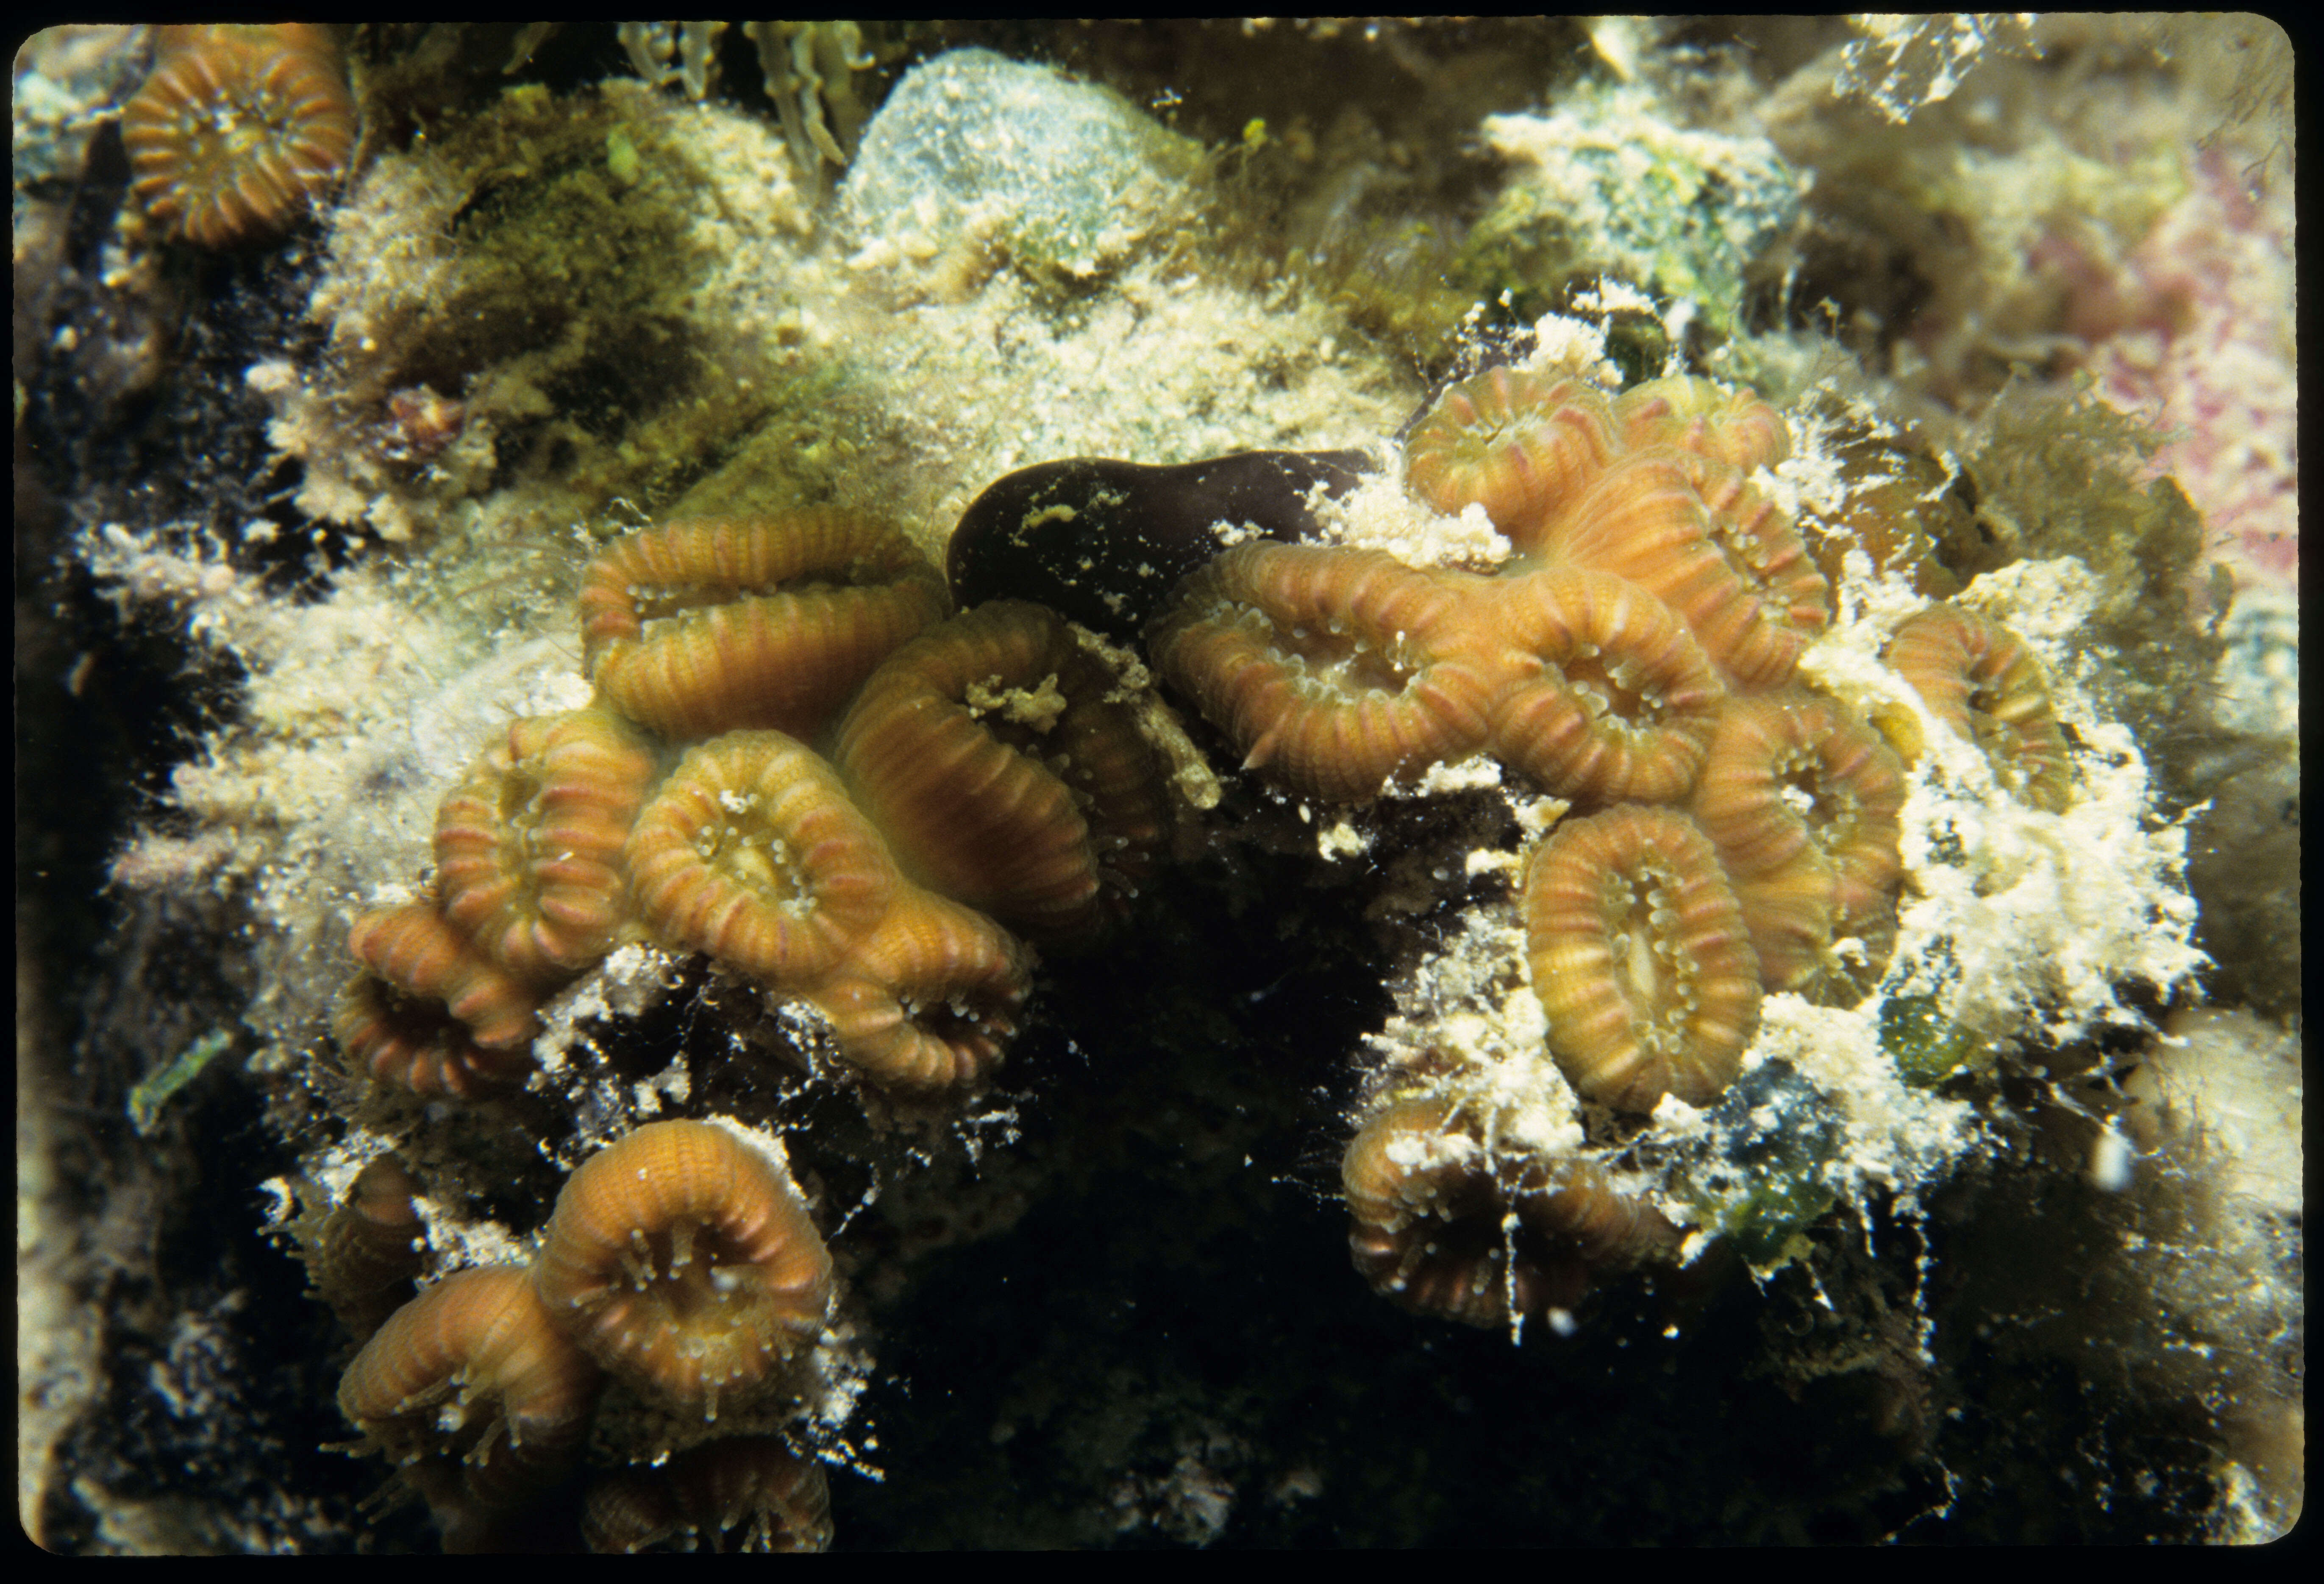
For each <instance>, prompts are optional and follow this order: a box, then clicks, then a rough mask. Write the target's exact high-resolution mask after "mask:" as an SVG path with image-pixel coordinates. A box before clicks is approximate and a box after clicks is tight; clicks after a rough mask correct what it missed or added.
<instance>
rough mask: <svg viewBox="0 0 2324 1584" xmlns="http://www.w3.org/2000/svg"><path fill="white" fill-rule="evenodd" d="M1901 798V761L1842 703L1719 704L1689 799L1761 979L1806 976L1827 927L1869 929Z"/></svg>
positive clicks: (1892, 857) (1891, 874)
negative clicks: (1707, 762)
mask: <svg viewBox="0 0 2324 1584" xmlns="http://www.w3.org/2000/svg"><path fill="white" fill-rule="evenodd" d="M1903 808H1904V767H1903V766H1902V765H1901V764H1899V763H1898V762H1897V760H1896V756H1895V753H1894V752H1892V751H1890V750H1889V748H1888V746H1887V745H1886V743H1885V742H1883V741H1881V740H1880V738H1879V737H1878V735H1877V733H1875V732H1873V730H1872V729H1871V728H1870V727H1869V726H1867V725H1866V724H1865V723H1863V722H1862V721H1861V720H1859V719H1858V718H1857V717H1856V715H1855V714H1853V713H1852V712H1850V711H1849V709H1848V708H1847V707H1846V706H1845V705H1840V704H1839V703H1837V702H1835V701H1833V700H1831V699H1827V698H1819V697H1816V696H1814V695H1810V694H1804V693H1784V694H1772V695H1765V696H1762V697H1758V698H1749V699H1737V700H1735V701H1733V702H1731V703H1730V704H1729V705H1728V706H1727V708H1726V710H1725V711H1724V712H1723V714H1721V716H1720V723H1719V731H1718V734H1717V735H1716V736H1715V737H1713V738H1712V740H1711V767H1710V768H1709V769H1706V770H1705V771H1704V772H1703V776H1702V780H1701V784H1700V785H1699V786H1697V787H1696V788H1695V791H1694V797H1693V801H1692V811H1693V814H1694V817H1695V819H1696V821H1697V822H1698V823H1699V824H1701V826H1702V828H1703V830H1704V832H1705V833H1707V834H1708V835H1709V836H1710V837H1711V844H1712V845H1713V846H1714V847H1716V848H1717V849H1718V850H1719V856H1720V861H1721V862H1722V863H1724V864H1725V865H1726V868H1727V872H1728V874H1729V877H1730V878H1731V879H1733V881H1734V884H1735V890H1736V895H1737V897H1738V898H1739V899H1740V901H1741V902H1742V905H1743V916H1744V919H1745V921H1746V922H1747V923H1748V925H1749V926H1750V930H1751V940H1752V944H1753V945H1754V946H1755V947H1756V948H1757V951H1758V953H1759V972H1760V976H1761V977H1762V979H1764V980H1765V981H1766V984H1767V985H1768V987H1769V988H1770V989H1775V990H1789V989H1794V988H1796V987H1798V986H1800V985H1802V984H1803V983H1804V982H1806V981H1808V980H1809V979H1810V978H1811V977H1812V975H1813V974H1814V973H1815V972H1817V971H1818V970H1819V969H1820V968H1821V966H1822V965H1823V957H1824V953H1825V951H1826V949H1827V948H1828V947H1829V945H1830V944H1831V940H1832V938H1833V936H1834V935H1835V934H1842V935H1845V934H1849V933H1868V932H1874V931H1877V928H1878V927H1879V925H1880V922H1881V920H1882V917H1883V916H1884V915H1885V914H1886V911H1887V909H1888V907H1889V903H1890V901H1891V898H1892V896H1893V893H1894V892H1895V887H1896V883H1897V879H1898V876H1899V875H1900V873H1901V872H1902V868H1903V865H1902V860H1901V858H1900V855H1899V852H1898V842H1899V839H1900V833H1901V832H1900V825H1899V820H1898V816H1899V815H1900V813H1901V812H1902V810H1903Z"/></svg>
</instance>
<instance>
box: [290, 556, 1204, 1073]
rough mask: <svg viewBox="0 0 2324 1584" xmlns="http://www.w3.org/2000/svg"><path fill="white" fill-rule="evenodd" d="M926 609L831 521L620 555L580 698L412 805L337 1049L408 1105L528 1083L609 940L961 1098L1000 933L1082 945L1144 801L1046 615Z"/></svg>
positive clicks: (1121, 867)
mask: <svg viewBox="0 0 2324 1584" xmlns="http://www.w3.org/2000/svg"><path fill="white" fill-rule="evenodd" d="M945 603H946V601H945V591H944V585H943V584H942V582H941V580H940V579H939V578H938V577H937V576H936V573H935V571H934V569H933V568H931V567H930V566H927V563H926V561H925V560H923V559H922V558H921V557H920V556H919V554H918V552H917V551H915V550H913V549H912V548H910V547H909V546H908V544H907V543H906V542H905V541H904V539H902V537H901V536H900V535H899V534H898V533H897V532H896V531H895V530H892V529H890V528H887V527H884V526H882V525H881V524H878V523H875V522H872V521H871V520H867V519H864V518H862V517H859V516H856V515H854V514H852V513H847V512H843V511H797V512H793V513H790V514H788V515H787V516H783V517H780V518H777V519H772V520H766V521H762V522H687V523H678V524H675V525H672V526H669V527H667V528H663V529H659V530H652V531H649V532H645V533H641V534H635V535H632V536H631V537H630V538H629V539H624V540H622V541H621V542H620V543H618V544H616V545H615V546H613V548H611V549H610V550H608V551H607V552H606V553H605V554H604V556H602V557H599V558H598V559H597V560H596V561H595V563H594V564H592V566H590V568H589V569H588V572H587V575H586V578H585V581H584V584H583V587H582V592H581V599H580V605H581V624H582V640H583V645H584V654H585V662H584V663H585V664H586V666H587V667H588V668H589V671H590V675H591V677H592V679H593V680H594V681H595V684H596V687H597V697H596V700H595V703H594V704H593V705H591V706H590V707H588V708H586V709H581V710H575V711H571V712H568V713H567V714H561V715H554V716H548V717H542V718H533V719H526V720H520V721H517V722H515V723H512V725H511V726H510V727H509V728H508V731H507V735H506V739H505V741H503V742H500V743H496V744H494V745H493V747H491V748H490V749H488V750H487V751H486V752H485V753H484V756H483V757H482V758H481V759H479V760H477V761H476V763H475V766H474V768H473V769H471V770H470V771H469V774H468V777H467V778H466V780H465V781H464V782H462V783H461V784H460V785H459V786H457V787H455V788H454V789H453V790H452V792H451V793H450V795H449V796H447V797H446V798H445V799H444V801H443V803H442V805H441V806H440V807H439V809H438V815H437V824H436V870H435V876H434V880H433V884H432V886H431V887H430V889H429V893H428V894H427V895H426V896H425V897H424V898H421V899H420V900H418V901H415V902H411V903H408V904H405V905H403V906H401V907H392V908H384V909H380V910H377V911H374V912H372V913H368V914H366V915H364V916H363V917H362V918H361V919H359V920H358V921H357V922H356V924H355V928H354V930H353V931H352V932H351V934H350V935H349V937H348V944H349V946H350V948H351V949H352V950H353V952H354V953H355V958H356V960H357V961H358V962H360V963H361V964H362V965H363V967H364V970H365V971H366V972H364V975H363V976H361V977H360V978H358V979H357V980H356V981H355V982H354V983H353V984H352V985H351V986H350V987H349V988H348V990H347V991H346V995H345V996H344V997H343V998H342V1000H341V1003H340V1008H339V1012H338V1016H337V1030H336V1031H337V1035H338V1038H339V1043H340V1045H341V1047H342V1049H343V1050H344V1051H345V1052H346V1055H347V1058H348V1060H349V1062H350V1063H351V1064H353V1065H354V1066H355V1068H357V1069H358V1070H360V1071H363V1072H366V1073H369V1074H370V1075H371V1076H372V1077H374V1079H376V1080H378V1081H379V1082H383V1083H387V1084H393V1085H398V1086H401V1087H403V1088H406V1089H409V1090H410V1091H414V1092H416V1093H419V1094H421V1095H437V1094H449V1095H455V1096H462V1097H474V1096H479V1095H483V1094H485V1093H488V1092H490V1091H493V1090H494V1089H495V1088H506V1087H508V1086H511V1085H514V1084H517V1083H521V1082H522V1081H523V1079H524V1077H525V1074H526V1073H527V1071H528V1069H529V1068H530V1062H531V1056H530V1050H531V1045H532V1041H533V1038H534V1037H535V1036H536V1035H537V1034H538V1033H539V1017H538V1014H539V1008H541V1006H542V1005H543V1004H544V1003H545V1002H546V1001H547V999H549V997H550V996H551V995H553V994H554V993H556V991H557V990H559V989H560V988H562V987H563V986H564V985H566V984H567V983H569V982H571V981H573V980H574V979H575V978H576V976H578V975H579V974H580V973H581V972H584V971H585V970H586V969H588V968H589V967H591V966H593V965H594V964H595V963H596V962H599V961H601V960H602V959H603V958H604V956H605V955H606V954H607V953H609V952H610V951H612V950H613V947H615V946H616V945H617V944H622V943H623V942H626V941H635V942H641V943H646V944H652V945H655V946H658V947H660V948H663V949H665V950H668V951H671V952H675V953H681V954H685V953H701V954H703V955H705V956H707V957H708V958H709V959H710V960H711V961H712V962H714V963H716V964H717V965H719V966H720V967H722V968H724V969H725V970H727V971H728V972H732V973H733V974H735V975H738V976H740V977H742V978H743V979H745V980H748V981H752V982H753V983H755V984H757V985H759V986H761V987H762V988H763V989H765V990H768V991H770V992H772V993H773V994H775V995H778V996H779V997H782V998H784V999H795V1000H798V1001H803V1002H805V1003H807V1004H808V1005H810V1006H812V1007H814V1008H816V1010H817V1011H819V1012H820V1013H821V1014H822V1015H823V1016H824V1017H825V1018H826V1019H828V1021H829V1023H830V1024H831V1027H832V1032H833V1040H834V1043H835V1048H836V1050H837V1052H838V1054H839V1055H840V1056H841V1058H842V1059H843V1060H844V1061H845V1062H846V1063H847V1064H849V1066H850V1067H851V1068H852V1069H853V1071H854V1072H855V1073H857V1074H858V1075H859V1077H860V1078H861V1079H862V1081H863V1082H866V1083H868V1084H871V1085H873V1086H876V1087H877V1088H878V1089H880V1090H881V1091H885V1092H887V1093H889V1094H891V1095H903V1096H926V1095H936V1094H941V1093H945V1092H954V1091H961V1090H964V1089H968V1088H973V1086H974V1085H975V1084H977V1083H978V1082H980V1081H981V1080H982V1078H983V1077H984V1075H985V1074H986V1073H989V1072H990V1071H991V1068H992V1066H993V1064H995V1063H996V1062H997V1061H998V1060H999V1059H1000V1056H1001V1051H1002V1048H1003V1046H1004V1045H1005V1044H1006V1042H1007V1040H1008V1037H1009V1036H1010V1034H1011V1033H1012V1032H1013V1031H1014V1027H1015V1022H1014V1019H1015V1016H1016V1013H1017V1009H1018V1008H1019V1005H1020V1004H1021V1002H1022V1001H1023V999H1024V997H1025V993H1026V990H1027V988H1028V974H1029V972H1030V968H1031V964H1032V953H1031V950H1030V948H1028V946H1027V945H1026V944H1024V942H1023V941H1020V940H1019V937H1018V935H1015V934H1012V933H1011V929H1012V928H1013V929H1014V930H1017V931H1021V932H1023V934H1024V935H1027V936H1029V937H1030V938H1031V939H1033V940H1035V941H1037V942H1039V943H1041V944H1050V945H1059V944H1068V945H1069V944H1073V943H1074V942H1075V941H1077V940H1079V939H1082V938H1084V937H1087V936H1090V935H1094V934H1096V933H1098V932H1100V931H1101V930H1102V929H1103V928H1104V927H1105V926H1107V925H1108V924H1109V923H1110V922H1111V919H1112V918H1113V916H1115V913H1116V912H1117V910H1118V907H1119V905H1120V902H1121V900H1122V899H1123V898H1124V897H1126V896H1127V895H1128V894H1129V893H1130V892H1131V891H1133V890H1134V889H1135V886H1136V883H1137V881H1138V880H1139V878H1141V877H1143V876H1144V875H1146V874H1147V873H1148V872H1149V871H1150V870H1151V869H1152V867H1153V866H1154V864H1155V862H1156V861H1157V856H1158V853H1159V850H1160V848H1161V846H1162V843H1163V842H1164V840H1165V838H1166V837H1167V833H1168V830H1169V813H1168V805H1167V800H1166V797H1165V794H1164V789H1163V783H1162V779H1161V776H1160V773H1159V770H1158V769H1157V761H1156V760H1155V757H1154V755H1153V753H1152V752H1151V751H1150V750H1149V749H1148V745H1147V743H1146V741H1145V739H1144V738H1143V736H1141V735H1140V732H1139V725H1138V720H1137V714H1136V711H1135V709H1134V708H1133V707H1132V705H1131V704H1130V702H1129V699H1130V695H1129V694H1128V693H1127V691H1126V690H1125V689H1124V688H1123V687H1122V686H1121V684H1120V681H1119V680H1118V679H1117V677H1115V675H1114V674H1113V672H1112V671H1111V670H1110V669H1108V668H1107V667H1106V665H1105V664H1103V663H1102V661H1101V660H1099V659H1098V658H1094V657H1093V654H1092V653H1091V652H1089V651H1085V650H1084V649H1083V648H1082V646H1081V645H1080V644H1079V643H1078V642H1077V641H1076V640H1075V638H1074V631H1073V629H1072V628H1070V627H1069V626H1068V625H1067V624H1066V623H1065V622H1064V621H1063V620H1062V619H1060V618H1058V617H1057V616H1056V615H1054V614H1052V613H1051V612H1048V611H1046V610H1044V609H1042V608H1040V607H1039V606H1036V605H1028V604H1023V603H1014V602H1009V601H995V602H993V603H989V604H986V605H984V606H982V607H981V608H980V609H978V610H976V611H973V612H969V613H967V614H964V615H961V616H955V617H952V618H949V619H945V617H944V612H945ZM851 701H852V702H851ZM843 706H844V707H843ZM811 741H813V742H820V743H822V744H823V745H824V747H825V749H826V750H827V752H828V757H827V758H826V757H825V755H824V754H819V753H817V752H816V751H815V750H814V749H812V748H810V747H809V746H808V744H809V742H811Z"/></svg>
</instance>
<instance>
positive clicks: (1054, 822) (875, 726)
mask: <svg viewBox="0 0 2324 1584" xmlns="http://www.w3.org/2000/svg"><path fill="white" fill-rule="evenodd" d="M1119 686H1120V685H1119V683H1118V682H1117V680H1116V678H1115V677H1114V676H1113V674H1112V672H1111V671H1109V670H1108V669H1106V668H1104V667H1103V666H1102V665H1100V664H1098V663H1097V662H1096V661H1095V660H1093V659H1092V658H1090V657H1089V656H1087V655H1085V654H1084V653H1083V652H1082V650H1081V648H1080V646H1079V645H1078V644H1077V643H1076V642H1075V641H1074V636H1073V632H1072V630H1071V629H1070V628H1068V627H1067V626H1066V624H1065V622H1064V620H1063V619H1062V618H1060V617H1058V616H1057V615H1056V614H1055V613H1054V612H1050V611H1047V610H1045V609H1043V608H1042V607H1041V606H1039V605H1031V604H1026V603H1021V602H1018V601H1012V600H996V601H994V602H992V603H989V604H986V605H982V606H980V607H979V608H978V609H976V610H974V611H972V612H968V613H967V614H966V615H962V616H955V617H954V618H952V620H950V621H948V622H940V623H938V624H937V625H936V627H934V628H931V629H930V630H929V631H927V632H925V633H923V634H922V635H921V636H919V637H918V638H917V639H914V640H912V641H911V642H909V643H908V644H906V645H904V646H903V647H902V648H901V649H898V650H897V651H896V652H895V653H894V654H893V655H891V656H890V657H889V658H888V659H887V660H886V661H885V662H884V663H883V664H882V665H881V667H880V668H879V669H878V670H877V671H874V672H873V673H872V674H871V679H870V680H869V681H867V682H866V683H865V684H864V686H863V691H862V693H861V694H860V695H857V697H856V700H855V702H854V703H853V705H851V706H849V709H848V712H847V714H846V716H845V718H844V719H843V720H842V721H841V723H840V725H839V729H838V732H837V734H836V747H835V749H834V751H833V757H834V759H835V760H836V761H837V763H838V765H839V767H840V769H841V770H842V771H843V772H844V774H845V775H846V777H847V778H848V779H849V781H850V782H851V783H852V784H853V786H854V787H855V788H856V790H857V792H858V793H859V795H860V796H861V797H862V802H863V806H864V808H865V809H866V810H867V811H868V812H869V813H870V814H871V817H872V818H873V819H874V820H875V821H877V822H878V824H879V825H880V828H881V830H882V831H883V832H884V833H886V834H887V836H888V839H889V841H890V843H892V844H893V846H894V848H895V851H896V855H897V857H898V858H899V860H900V861H902V863H903V865H904V868H905V870H906V872H907V873H908V874H910V875H911V876H912V878H913V879H916V880H918V881H919V882H920V883H921V884H923V885H926V886H927V887H930V888H931V889H936V890H938V891H941V892H943V893H944V894H945V895H946V896H948V897H951V898H955V899H956V900H958V901H961V902H964V903H966V904H967V905H968V906H970V907H975V908H979V909H981V910H982V911H984V912H986V913H990V914H991V915H992V916H995V917H997V918H999V919H1001V920H1002V921H1004V922H1005V923H1008V924H1010V925H1011V926H1015V927H1017V928H1019V929H1023V930H1025V931H1027V932H1028V933H1029V934H1031V935H1033V936H1034V938H1036V939H1037V940H1041V941H1043V942H1045V943H1049V942H1060V941H1070V940H1073V939H1074V937H1076V936H1080V935H1087V934H1089V933H1091V932H1093V931H1094V930H1096V929H1097V928H1098V927H1099V926H1100V925H1101V924H1103V923H1107V922H1111V919H1112V918H1113V917H1114V916H1118V914H1119V912H1120V904H1121V902H1122V901H1123V900H1124V899H1125V898H1126V897H1128V896H1130V895H1133V894H1134V893H1135V890H1136V887H1137V883H1138V882H1139V880H1141V879H1144V878H1146V877H1147V876H1148V875H1149V874H1151V873H1152V872H1153V870H1154V869H1155V867H1156V865H1157V861H1158V858H1159V853H1160V849H1161V847H1162V844H1163V843H1164V841H1165V840H1166V839H1167V835H1168V833H1169V817H1170V816H1169V808H1168V804H1167V798H1166V797H1165V794H1164V791H1163V787H1162V781H1161V777H1160V774H1159V772H1158V770H1157V768H1156V765H1155V761H1154V755H1153V753H1152V751H1150V750H1149V749H1148V747H1147V745H1146V742H1145V740H1144V739H1143V738H1142V737H1141V736H1140V735H1139V731H1138V725H1137V722H1136V720H1135V719H1134V717H1133V716H1132V714H1131V713H1130V710H1129V709H1128V708H1127V707H1126V706H1124V705H1120V704H1118V703H1115V702H1112V700H1111V695H1112V694H1114V693H1115V692H1116V691H1117V690H1118V688H1119Z"/></svg>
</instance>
